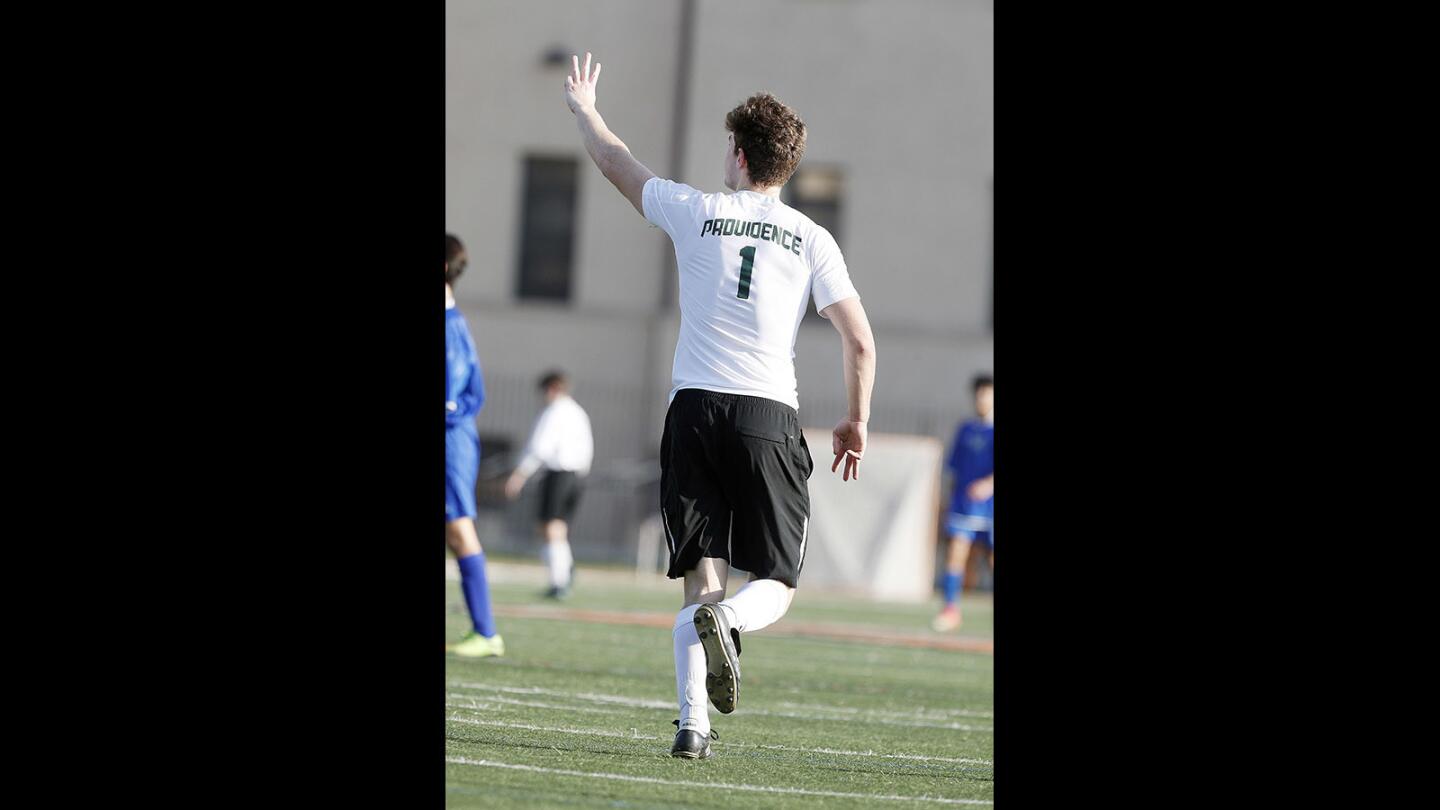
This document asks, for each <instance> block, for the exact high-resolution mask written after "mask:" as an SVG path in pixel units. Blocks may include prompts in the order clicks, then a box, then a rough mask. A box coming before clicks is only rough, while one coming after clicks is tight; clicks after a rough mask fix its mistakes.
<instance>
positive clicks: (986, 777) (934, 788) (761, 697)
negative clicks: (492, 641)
mask: <svg viewBox="0 0 1440 810" xmlns="http://www.w3.org/2000/svg"><path fill="white" fill-rule="evenodd" d="M543 578H544V573H543V571H542V569H541V568H540V566H539V565H538V564H537V565H528V564H515V563H508V564H507V563H495V562H493V561H492V564H491V580H492V586H491V590H492V595H493V601H494V604H495V609H496V611H497V613H499V614H500V615H499V616H498V617H497V623H498V625H499V629H500V633H501V634H502V635H503V636H504V638H505V646H506V655H505V657H504V658H498V659H497V658H487V659H478V660H476V659H463V658H458V657H456V656H454V655H449V654H447V655H446V666H445V674H446V682H445V691H446V710H445V711H446V725H445V737H446V740H445V752H446V766H445V767H446V792H447V806H448V807H457V808H458V807H605V808H673V807H695V808H729V807H732V806H734V805H735V804H736V803H740V804H742V805H743V806H746V807H756V808H790V807H807V808H813V807H826V808H857V809H858V808H873V807H897V806H936V805H941V804H980V805H989V804H993V799H994V783H993V779H994V777H993V769H992V764H991V763H992V750H993V734H992V729H993V726H994V721H993V714H992V709H993V700H992V697H993V694H994V660H993V656H992V655H991V654H989V653H987V652H969V651H952V650H944V649H930V648H926V647H923V646H895V645H891V644H880V643H875V642H871V641H850V640H843V639H836V638H827V637H806V636H796V635H785V633H786V632H790V631H786V629H785V625H786V624H787V623H792V624H805V623H809V624H811V625H815V626H817V627H819V626H821V625H822V624H823V625H824V627H833V628H834V629H835V630H842V631H843V630H856V631H860V632H867V631H868V632H883V633H886V634H890V635H903V636H906V637H907V638H912V639H914V643H917V644H924V643H926V639H942V638H953V637H954V636H956V635H959V636H965V637H971V638H974V639H976V640H977V641H979V642H982V643H983V642H984V641H988V640H990V639H991V635H992V631H991V628H992V623H991V616H992V610H991V601H990V598H989V597H988V596H986V595H977V596H970V595H968V594H967V595H966V597H965V600H964V602H963V603H962V607H963V609H964V612H965V626H964V627H963V628H962V629H961V630H960V631H958V633H952V634H944V636H942V635H941V634H938V633H933V632H932V631H930V629H929V620H930V618H931V616H932V615H933V611H934V609H935V607H936V606H935V605H934V604H926V605H893V604H871V603H866V602H860V601H856V600H853V599H846V598H842V597H837V596H829V597H827V596H826V595H824V594H820V593H812V592H807V591H806V590H805V588H804V582H803V580H802V582H801V589H800V591H799V593H798V595H797V596H796V599H795V603H794V605H793V606H792V607H791V609H790V612H789V613H788V614H787V615H786V616H785V618H783V619H781V620H780V622H779V623H777V624H776V625H774V626H772V627H770V628H766V629H765V630H762V631H760V632H758V633H747V634H746V635H745V637H744V644H743V648H744V652H743V655H742V657H741V664H742V673H743V680H742V684H743V689H742V692H741V695H742V699H741V701H740V705H739V707H738V708H737V709H736V711H735V712H734V713H733V714H730V715H722V714H720V713H719V712H716V711H715V710H714V708H713V707H712V708H711V711H710V718H711V725H712V726H713V727H714V728H715V729H716V730H717V731H719V733H720V739H719V740H718V741H716V742H713V743H712V747H713V750H714V752H715V756H714V757H712V758H710V759H707V760H700V761H691V760H679V759H673V758H671V757H670V756H669V750H670V743H671V740H672V739H673V737H674V733H675V727H674V726H673V725H671V723H670V721H671V720H673V719H675V718H676V717H678V716H679V714H678V713H677V710H676V706H675V672H674V664H673V662H672V659H671V640H670V629H669V624H668V622H667V623H666V624H665V626H663V627H655V626H647V625H645V624H637V623H628V621H627V623H620V622H619V621H618V620H614V619H612V620H595V617H590V620H587V621H579V620H577V619H575V618H561V616H560V612H561V611H573V610H598V611H611V612H613V611H626V612H627V613H630V614H633V617H634V619H635V620H636V621H646V620H648V621H651V622H653V621H655V620H656V619H660V618H661V617H662V616H663V614H669V616H671V617H672V618H673V615H674V613H675V611H676V610H678V609H679V607H680V585H679V583H678V582H670V581H666V580H664V579H663V578H656V579H655V580H648V579H647V580H644V581H638V582H637V581H635V580H634V579H633V577H631V576H629V575H627V574H624V573H623V572H615V571H606V570H603V569H589V568H582V569H581V570H580V572H579V573H578V575H577V580H576V587H575V591H574V593H573V595H572V596H571V598H570V599H569V600H568V601H566V602H564V603H561V604H560V605H558V606H557V605H555V603H553V602H549V601H547V600H544V599H542V598H541V597H540V596H539V593H540V591H541V590H542V586H543ZM738 585H739V583H738V582H734V581H732V582H731V586H730V591H731V593H733V592H734V591H735V589H736V588H737V587H738ZM445 587H446V594H447V595H446V605H447V610H446V618H445V623H446V630H447V637H448V638H449V639H451V640H454V639H458V638H459V637H460V636H461V635H462V634H463V633H464V632H465V631H466V630H467V629H468V620H467V618H466V614H465V608H464V603H463V600H462V598H461V595H460V591H459V587H458V585H457V584H456V583H455V582H453V581H447V582H446V584H445ZM507 613H509V614H510V615H506V614H507ZM520 613H523V614H526V615H524V616H521V615H516V614H520ZM546 613H551V614H554V615H547V616H546V617H544V618H540V617H538V616H539V615H540V614H546ZM602 618H603V617H602ZM822 629H824V628H822ZM437 654H440V653H439V652H438V651H437Z"/></svg>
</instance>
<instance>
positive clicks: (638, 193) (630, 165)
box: [565, 53, 655, 217]
mask: <svg viewBox="0 0 1440 810" xmlns="http://www.w3.org/2000/svg"><path fill="white" fill-rule="evenodd" d="M570 60H571V64H572V65H573V66H574V72H573V73H571V74H570V75H569V76H566V77H565V104H566V105H568V106H569V107H570V112H573V113H575V122H576V123H577V124H579V125H580V137H581V138H582V139H584V141H585V151H586V152H589V153H590V159H591V160H593V161H595V166H596V167H597V168H599V169H600V173H601V174H603V175H605V179H606V180H609V181H610V182H611V183H612V184H614V186H615V188H617V189H619V190H620V193H621V194H624V195H625V199H627V200H629V201H630V204H631V205H633V206H635V210H636V211H639V212H640V216H642V217H643V216H645V204H644V202H643V201H642V196H643V194H644V191H645V181H647V180H649V179H650V178H652V177H654V176H655V173H654V172H652V171H650V170H649V169H647V168H645V164H643V163H641V162H640V161H638V160H636V159H635V156H634V155H632V154H630V147H628V146H626V145H625V142H624V141H622V140H620V139H619V138H618V137H616V135H615V133H613V132H611V131H610V128H609V127H607V126H605V119H603V118H601V117H600V112H599V111H598V110H596V109H595V85H596V84H597V83H598V82H599V81H600V63H599V62H596V63H595V70H594V72H593V73H592V72H591V70H590V54H589V53H586V54H585V66H584V70H581V66H580V57H578V56H573V55H572V56H571V57H570Z"/></svg>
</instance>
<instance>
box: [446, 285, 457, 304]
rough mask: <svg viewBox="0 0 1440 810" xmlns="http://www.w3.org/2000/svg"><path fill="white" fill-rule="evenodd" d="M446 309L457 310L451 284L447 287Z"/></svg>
mask: <svg viewBox="0 0 1440 810" xmlns="http://www.w3.org/2000/svg"><path fill="white" fill-rule="evenodd" d="M445 308H446V309H454V308H455V293H454V291H452V290H451V289H450V285H449V284H446V285H445Z"/></svg>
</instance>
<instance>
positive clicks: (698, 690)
mask: <svg viewBox="0 0 1440 810" xmlns="http://www.w3.org/2000/svg"><path fill="white" fill-rule="evenodd" d="M697 607H700V606H699V605H688V606H686V607H684V608H681V610H680V612H679V613H677V614H676V615H675V629H674V631H673V632H672V634H671V635H672V637H673V639H674V642H675V693H676V696H677V697H678V698H679V700H680V728H681V729H691V730H693V731H697V732H699V733H700V735H701V736H702V737H705V736H709V734H710V709H709V705H710V696H709V695H708V694H707V693H706V692H705V648H704V647H702V646H700V634H699V633H698V632H697V631H696V630H695V608H697Z"/></svg>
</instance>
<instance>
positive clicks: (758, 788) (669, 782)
mask: <svg viewBox="0 0 1440 810" xmlns="http://www.w3.org/2000/svg"><path fill="white" fill-rule="evenodd" d="M445 761H446V762H449V763H452V764H455V765H475V766H478V767H483V768H508V769H510V770H515V771H530V772H532V773H553V774H560V775H562V776H583V777H587V778H589V779H614V780H616V781H619V782H641V783H644V784H649V785H665V786H667V787H674V786H679V787H697V788H710V789H714V788H719V789H722V790H749V791H752V792H755V793H787V794H790V795H794V796H826V797H829V798H835V799H879V800H888V801H897V802H935V803H937V804H994V803H995V802H993V801H991V800H989V799H943V798H940V797H938V796H882V795H879V794H875V793H841V792H839V791H834V790H803V789H801V788H781V787H768V786H765V785H737V784H731V783H726V782H682V781H679V780H676V779H657V778H655V777H652V776H627V775H625V774H619V773H594V772H590V771H570V770H564V769H562V768H541V767H539V766H537V765H515V764H512V763H509V762H495V761H493V760H488V759H467V758H466V757H446V758H445Z"/></svg>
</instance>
